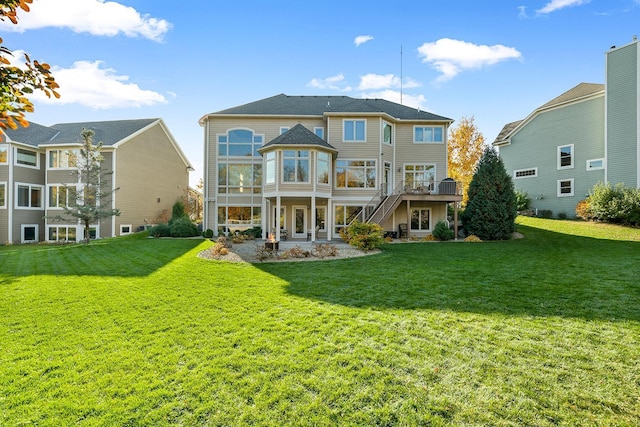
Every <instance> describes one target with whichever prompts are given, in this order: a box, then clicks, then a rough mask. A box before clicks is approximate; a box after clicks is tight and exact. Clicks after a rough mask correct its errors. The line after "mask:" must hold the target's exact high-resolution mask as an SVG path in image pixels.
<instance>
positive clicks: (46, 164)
mask: <svg viewBox="0 0 640 427" xmlns="http://www.w3.org/2000/svg"><path fill="white" fill-rule="evenodd" d="M82 129H91V130H93V131H94V132H95V135H94V138H93V142H94V144H97V143H98V142H102V143H103V148H102V151H101V153H102V155H103V157H104V161H103V164H102V168H103V170H104V171H109V172H113V174H111V175H110V180H111V181H110V182H109V183H106V184H105V185H106V186H107V187H110V188H119V190H118V191H116V192H115V193H114V196H113V198H112V201H111V203H112V207H113V208H115V209H120V211H121V215H120V216H117V217H112V218H109V219H106V220H103V221H101V222H100V223H98V224H94V226H93V227H92V230H91V232H92V234H93V233H95V236H92V237H96V238H101V237H113V236H120V235H126V234H129V233H132V232H134V231H137V230H138V229H139V228H140V227H141V226H144V225H146V224H150V223H152V222H154V221H155V220H156V219H157V218H158V217H159V216H162V215H163V213H164V212H168V213H169V214H170V212H171V207H172V205H173V204H174V203H175V202H176V200H178V199H180V198H181V197H185V196H186V194H187V189H188V185H189V172H190V171H191V170H193V168H192V167H191V164H190V163H189V161H188V160H187V158H186V156H185V155H184V153H183V152H182V150H181V149H180V147H179V146H178V144H177V142H176V141H175V139H174V138H173V136H172V135H171V133H170V132H169V130H168V128H167V126H166V125H165V123H164V122H163V121H162V119H157V118H153V119H138V120H114V121H96V122H82V123H59V124H55V125H53V126H42V125H39V124H37V123H31V124H30V125H29V126H28V127H26V128H19V129H17V130H7V131H6V135H4V136H2V137H1V139H0V244H4V243H34V242H41V241H80V240H82V239H83V238H84V236H83V233H84V230H83V227H82V225H80V224H78V223H77V222H54V221H51V220H47V219H45V217H47V216H49V217H53V216H55V215H57V214H61V213H62V207H61V206H62V205H64V204H65V203H66V202H67V200H66V189H65V188H64V187H65V185H66V186H72V185H74V184H77V182H72V179H74V175H73V174H72V173H71V172H72V171H73V170H74V169H75V168H74V160H73V159H74V155H77V152H78V151H79V148H80V147H81V143H80V132H81V131H82Z"/></svg>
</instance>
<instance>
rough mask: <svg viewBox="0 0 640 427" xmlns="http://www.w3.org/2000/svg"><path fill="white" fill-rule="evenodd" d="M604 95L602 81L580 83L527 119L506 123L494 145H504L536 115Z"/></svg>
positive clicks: (536, 110) (537, 109) (535, 111)
mask: <svg viewBox="0 0 640 427" xmlns="http://www.w3.org/2000/svg"><path fill="white" fill-rule="evenodd" d="M600 95H604V85H603V84H600V83H579V84H578V85H576V86H574V87H572V88H571V89H569V90H568V91H566V92H564V93H563V94H561V95H560V96H557V97H555V98H553V99H552V100H551V101H549V102H547V103H545V104H543V105H542V106H540V107H538V108H536V109H535V110H534V111H533V112H532V113H531V114H529V115H528V116H527V117H526V118H525V119H523V120H518V121H515V122H511V123H507V124H506V125H504V127H503V128H502V130H501V131H500V133H499V134H498V136H497V137H496V139H495V140H494V141H493V145H502V144H505V143H507V142H508V140H509V139H510V138H511V137H512V136H513V135H514V134H515V133H516V132H517V131H518V130H519V129H520V128H521V127H522V126H524V125H525V124H526V123H528V122H529V121H531V120H532V119H533V118H534V117H535V116H537V115H538V114H540V113H542V112H544V111H545V110H549V109H552V108H556V107H561V106H563V105H566V104H571V103H573V102H578V101H582V100H584V99H587V98H590V97H593V96H600Z"/></svg>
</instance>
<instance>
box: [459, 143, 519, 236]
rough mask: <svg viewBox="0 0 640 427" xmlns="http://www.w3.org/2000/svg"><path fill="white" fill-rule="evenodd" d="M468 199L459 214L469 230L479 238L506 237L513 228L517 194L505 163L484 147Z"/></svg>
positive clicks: (467, 230)
mask: <svg viewBox="0 0 640 427" xmlns="http://www.w3.org/2000/svg"><path fill="white" fill-rule="evenodd" d="M468 195H469V200H468V201H467V206H466V208H465V211H464V213H463V214H462V215H461V219H462V226H463V227H464V230H465V232H466V233H468V234H475V235H476V236H478V237H480V238H481V239H482V240H508V239H510V238H511V235H512V234H513V232H514V231H515V219H516V215H517V211H516V195H515V192H514V189H513V181H512V180H511V176H510V175H509V174H508V173H507V171H506V169H505V167H504V163H503V162H502V159H501V158H500V156H498V153H497V152H496V151H495V149H493V148H492V147H487V148H486V149H485V150H484V153H483V154H482V158H481V159H480V161H479V162H478V166H477V168H476V172H475V174H474V175H473V179H472V180H471V183H470V184H469V190H468Z"/></svg>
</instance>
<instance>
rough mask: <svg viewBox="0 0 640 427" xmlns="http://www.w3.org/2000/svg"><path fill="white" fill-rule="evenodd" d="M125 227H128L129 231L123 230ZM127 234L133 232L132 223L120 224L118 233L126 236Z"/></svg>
mask: <svg viewBox="0 0 640 427" xmlns="http://www.w3.org/2000/svg"><path fill="white" fill-rule="evenodd" d="M125 228H128V229H129V231H124V229H125ZM128 234H133V225H132V224H120V235H121V236H126V235H128Z"/></svg>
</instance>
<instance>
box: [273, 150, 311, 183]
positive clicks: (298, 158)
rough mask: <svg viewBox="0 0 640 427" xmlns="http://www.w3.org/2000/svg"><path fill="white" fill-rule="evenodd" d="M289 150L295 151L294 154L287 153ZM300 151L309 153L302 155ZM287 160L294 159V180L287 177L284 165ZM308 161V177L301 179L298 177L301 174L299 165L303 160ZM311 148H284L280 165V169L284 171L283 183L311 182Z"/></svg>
mask: <svg viewBox="0 0 640 427" xmlns="http://www.w3.org/2000/svg"><path fill="white" fill-rule="evenodd" d="M287 152H293V153H295V154H294V155H290V154H287ZM300 153H307V155H306V156H302V155H301V154H300ZM286 160H293V161H294V172H293V173H294V179H293V180H287V179H286V178H287V177H286V176H285V175H286V174H285V171H284V166H285V162H286ZM303 161H306V162H307V179H306V181H305V180H299V179H298V175H299V170H300V169H299V165H300V163H301V162H303ZM311 166H312V164H311V150H293V149H292V150H284V151H283V152H282V162H281V165H280V170H281V172H282V183H283V184H285V185H288V184H309V183H311V182H312V181H311V179H312V178H311V172H312V169H311Z"/></svg>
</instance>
